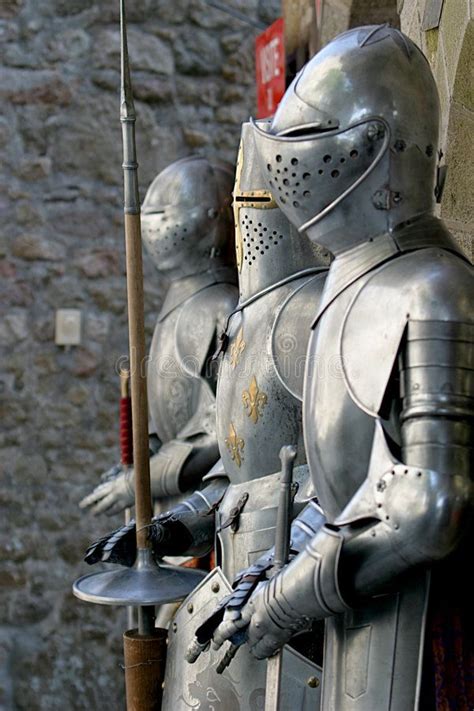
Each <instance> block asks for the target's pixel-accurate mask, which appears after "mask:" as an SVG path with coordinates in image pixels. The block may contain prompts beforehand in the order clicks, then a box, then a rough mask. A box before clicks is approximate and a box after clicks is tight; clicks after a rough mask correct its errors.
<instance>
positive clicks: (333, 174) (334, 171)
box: [331, 170, 339, 178]
mask: <svg viewBox="0 0 474 711" xmlns="http://www.w3.org/2000/svg"><path fill="white" fill-rule="evenodd" d="M338 177H339V171H338V170H333V171H331V178H338Z"/></svg>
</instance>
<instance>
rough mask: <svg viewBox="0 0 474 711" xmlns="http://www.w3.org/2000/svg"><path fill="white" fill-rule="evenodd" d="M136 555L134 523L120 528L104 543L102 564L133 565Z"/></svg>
mask: <svg viewBox="0 0 474 711" xmlns="http://www.w3.org/2000/svg"><path fill="white" fill-rule="evenodd" d="M136 554H137V546H136V535H135V521H132V522H131V523H129V524H128V525H127V526H122V528H119V529H118V530H117V531H114V533H112V534H111V535H110V536H109V538H108V540H107V541H105V543H104V546H103V549H102V561H103V562H104V563H119V564H121V565H129V566H130V565H133V563H134V562H135V558H136Z"/></svg>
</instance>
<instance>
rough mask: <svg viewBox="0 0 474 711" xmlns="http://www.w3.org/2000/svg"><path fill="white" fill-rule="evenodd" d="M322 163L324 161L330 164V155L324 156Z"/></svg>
mask: <svg viewBox="0 0 474 711" xmlns="http://www.w3.org/2000/svg"><path fill="white" fill-rule="evenodd" d="M323 161H324V162H325V163H330V162H331V156H330V155H325V156H324V158H323Z"/></svg>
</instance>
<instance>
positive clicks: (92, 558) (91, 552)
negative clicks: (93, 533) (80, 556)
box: [84, 538, 107, 565]
mask: <svg viewBox="0 0 474 711" xmlns="http://www.w3.org/2000/svg"><path fill="white" fill-rule="evenodd" d="M106 541H107V539H106V538H101V539H100V541H96V542H95V543H93V544H92V545H91V546H89V548H88V549H87V550H86V553H85V556H84V560H85V562H86V563H88V564H89V565H94V563H99V562H100V561H101V560H102V553H103V550H104V545H105V543H106Z"/></svg>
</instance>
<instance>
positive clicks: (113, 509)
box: [105, 497, 133, 516]
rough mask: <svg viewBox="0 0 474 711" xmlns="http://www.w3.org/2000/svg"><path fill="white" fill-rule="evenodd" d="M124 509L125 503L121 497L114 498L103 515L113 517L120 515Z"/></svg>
mask: <svg viewBox="0 0 474 711" xmlns="http://www.w3.org/2000/svg"><path fill="white" fill-rule="evenodd" d="M132 504H133V502H132ZM126 508H127V507H126V506H125V501H124V500H123V499H122V498H121V497H119V498H117V497H115V498H114V499H113V503H112V505H111V506H109V508H108V509H107V511H106V512H105V513H106V515H107V516H115V514H119V513H121V512H122V511H123V510H124V509H126Z"/></svg>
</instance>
